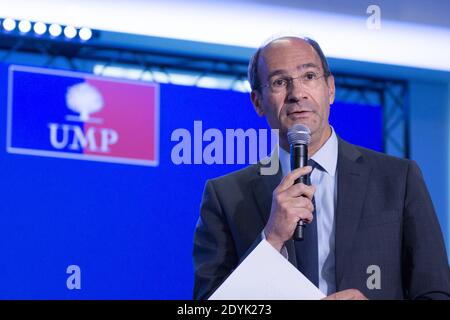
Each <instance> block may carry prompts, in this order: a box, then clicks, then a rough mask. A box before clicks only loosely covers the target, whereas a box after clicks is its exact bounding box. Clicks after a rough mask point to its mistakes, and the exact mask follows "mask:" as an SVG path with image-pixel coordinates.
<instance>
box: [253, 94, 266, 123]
mask: <svg viewBox="0 0 450 320" xmlns="http://www.w3.org/2000/svg"><path fill="white" fill-rule="evenodd" d="M250 98H251V99H252V103H253V107H254V108H255V111H256V113H257V114H258V116H260V117H262V116H263V115H264V109H263V107H262V104H261V93H260V92H259V91H258V90H253V91H252V93H251V94H250Z"/></svg>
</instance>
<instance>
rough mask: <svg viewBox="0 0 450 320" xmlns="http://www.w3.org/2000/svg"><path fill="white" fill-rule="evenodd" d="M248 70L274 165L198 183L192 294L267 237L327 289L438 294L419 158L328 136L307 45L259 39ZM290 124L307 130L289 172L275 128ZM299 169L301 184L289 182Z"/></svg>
mask: <svg viewBox="0 0 450 320" xmlns="http://www.w3.org/2000/svg"><path fill="white" fill-rule="evenodd" d="M249 81H250V84H251V87H252V93H251V99H252V102H253V105H254V107H255V110H256V112H257V113H258V114H259V115H260V116H265V117H266V119H267V121H268V123H269V125H270V127H271V128H272V129H278V130H279V133H280V136H279V139H280V147H281V149H280V158H279V160H280V164H281V170H278V172H277V173H276V174H274V175H264V174H261V173H262V169H263V166H262V165H261V164H256V165H252V166H249V167H247V168H245V169H243V170H240V171H237V172H234V173H231V174H229V175H226V176H224V177H220V178H217V179H213V180H210V181H208V182H207V184H206V187H205V191H204V196H203V201H202V205H201V213H200V218H199V221H198V224H197V229H196V233H195V241H194V253H193V257H194V266H195V288H194V298H196V299H204V298H207V297H208V296H209V295H211V294H212V293H213V292H214V290H215V289H216V288H217V287H218V286H220V284H221V283H222V282H223V280H224V279H225V278H226V277H227V276H228V275H229V274H230V273H231V272H232V271H233V270H234V269H235V268H236V267H237V265H238V264H239V263H240V262H241V261H242V260H243V259H244V258H245V256H246V255H247V254H248V252H250V251H251V250H252V249H253V248H254V247H255V246H256V245H257V244H258V243H259V242H260V241H267V242H268V243H270V244H271V245H272V246H273V247H274V248H275V249H276V250H278V251H279V252H280V253H281V254H283V255H284V256H285V257H286V259H288V260H289V261H290V262H291V263H292V264H294V265H295V266H296V267H298V268H299V270H300V271H301V272H303V273H304V274H305V275H306V276H307V277H308V278H309V279H310V280H311V281H312V282H313V283H315V284H316V285H317V286H318V287H319V289H320V290H321V291H322V292H323V293H324V294H328V295H329V296H328V299H366V297H367V298H369V299H405V298H406V299H421V298H422V299H448V298H449V297H450V272H449V265H448V260H447V255H446V251H445V245H444V241H443V237H442V234H441V230H440V227H439V223H438V220H437V218H436V214H435V212H434V209H433V205H432V202H431V199H430V196H429V194H428V191H427V188H426V186H425V183H424V181H423V178H422V175H421V173H420V170H419V168H418V167H417V165H416V164H415V162H414V161H410V160H404V159H398V158H394V157H390V156H387V155H384V154H381V153H377V152H374V151H371V150H368V149H365V148H362V147H358V146H354V145H351V144H349V143H347V142H345V141H344V140H342V139H340V138H339V137H338V136H337V135H336V133H335V132H334V130H333V128H332V127H331V126H330V125H329V122H328V118H329V112H330V105H331V104H332V103H333V101H334V95H335V86H334V78H333V76H332V75H331V73H330V71H329V68H328V64H327V61H326V59H325V57H324V55H323V53H322V50H321V49H320V47H319V45H318V44H317V43H316V42H314V41H313V40H311V39H307V38H305V39H304V38H298V37H282V38H277V39H275V40H272V41H270V42H269V43H268V44H266V45H264V46H262V47H261V48H259V49H258V51H257V52H256V53H255V55H254V56H253V57H252V60H251V61H250V65H249ZM299 123H300V124H303V125H306V126H307V127H308V128H309V129H310V131H311V142H310V144H309V146H308V152H309V155H310V157H311V159H310V160H311V166H307V167H304V168H301V169H297V170H294V171H292V172H290V170H289V164H288V162H289V145H288V142H287V138H286V134H287V130H288V129H289V128H290V127H292V126H293V125H294V124H299ZM275 161H278V160H277V159H276V160H275ZM301 175H309V176H310V178H311V182H312V185H311V186H308V185H304V184H302V183H299V184H294V181H295V180H296V179H297V178H298V177H299V176H301ZM299 220H303V221H305V222H306V223H308V226H307V228H306V230H305V235H308V234H309V238H305V240H303V241H301V242H299V241H294V240H292V235H293V233H294V230H295V227H296V225H297V222H298V221H299ZM255 272H257V270H255Z"/></svg>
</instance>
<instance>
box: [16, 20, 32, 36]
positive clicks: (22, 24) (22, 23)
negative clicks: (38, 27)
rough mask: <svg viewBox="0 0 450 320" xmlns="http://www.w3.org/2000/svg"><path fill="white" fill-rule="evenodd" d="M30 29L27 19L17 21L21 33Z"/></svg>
mask: <svg viewBox="0 0 450 320" xmlns="http://www.w3.org/2000/svg"><path fill="white" fill-rule="evenodd" d="M30 30H31V23H30V21H28V20H22V21H20V22H19V31H20V32H22V33H27V32H30Z"/></svg>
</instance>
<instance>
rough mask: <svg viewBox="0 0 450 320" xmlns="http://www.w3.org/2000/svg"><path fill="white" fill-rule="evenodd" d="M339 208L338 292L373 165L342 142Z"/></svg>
mask: <svg viewBox="0 0 450 320" xmlns="http://www.w3.org/2000/svg"><path fill="white" fill-rule="evenodd" d="M337 165H338V168H337V173H338V180H337V183H338V187H337V192H338V194H337V206H336V216H335V222H336V229H335V230H336V244H335V245H336V247H335V257H336V286H337V288H338V289H339V288H340V284H341V282H342V278H343V276H344V270H345V269H346V267H345V266H346V264H347V263H350V254H351V250H352V246H353V239H354V236H355V233H356V230H357V228H358V224H359V219H360V216H361V213H362V209H363V204H364V198H365V195H366V191H367V184H368V180H369V175H370V169H371V168H370V165H369V164H368V163H367V161H366V160H365V159H364V158H363V156H362V154H361V153H360V152H359V151H358V149H356V148H355V147H354V146H353V145H351V144H349V143H347V142H345V141H343V140H341V139H339V152H338V164H337Z"/></svg>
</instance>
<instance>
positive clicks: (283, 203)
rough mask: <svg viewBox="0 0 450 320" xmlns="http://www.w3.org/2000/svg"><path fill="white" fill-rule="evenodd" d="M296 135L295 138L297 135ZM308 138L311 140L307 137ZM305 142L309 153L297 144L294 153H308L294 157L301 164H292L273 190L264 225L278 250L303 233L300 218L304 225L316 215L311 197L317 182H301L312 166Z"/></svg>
mask: <svg viewBox="0 0 450 320" xmlns="http://www.w3.org/2000/svg"><path fill="white" fill-rule="evenodd" d="M294 127H295V126H294ZM294 127H293V128H294ZM302 127H305V126H302ZM295 130H296V131H295V132H297V133H298V132H300V133H302V132H305V130H308V131H307V132H309V129H307V128H306V129H304V128H302V130H299V128H297V129H295ZM291 136H293V135H291ZM293 137H294V138H295V136H293ZM289 141H290V140H289ZM293 141H298V139H294V140H293ZM300 141H304V140H300ZM307 142H308V143H309V140H307ZM293 145H294V146H297V145H298V143H293ZM305 145H306V154H305V150H304V149H305V147H295V148H294V153H295V157H297V156H298V155H303V157H305V156H306V159H305V158H302V157H300V158H299V159H297V158H295V159H297V160H295V159H294V161H293V165H294V166H297V164H298V168H297V169H294V168H293V170H292V171H291V172H290V173H289V174H287V175H286V176H285V177H284V178H283V180H282V181H281V182H280V184H279V185H278V187H277V188H276V189H275V190H274V192H273V197H272V208H271V212H270V217H269V221H268V223H267V225H266V227H265V228H264V233H265V236H266V239H267V241H268V242H269V243H270V244H271V245H272V246H273V247H274V248H275V249H277V250H278V251H280V250H281V248H282V247H283V245H284V243H285V242H286V241H287V240H289V239H291V238H292V235H293V234H294V235H302V234H303V229H301V230H298V229H299V228H303V227H298V224H300V221H301V223H302V224H303V225H304V224H305V223H309V222H311V221H312V219H313V215H312V212H313V211H314V206H313V202H312V199H313V196H314V192H315V188H314V186H308V185H307V184H306V183H299V182H302V180H304V181H305V182H306V176H307V175H308V174H309V173H310V172H311V170H312V168H311V167H308V166H305V165H306V163H307V160H308V157H307V143H306V144H305ZM291 148H292V147H291ZM291 158H292V152H291ZM291 164H292V163H291ZM301 164H303V165H301ZM298 222H299V223H298Z"/></svg>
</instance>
